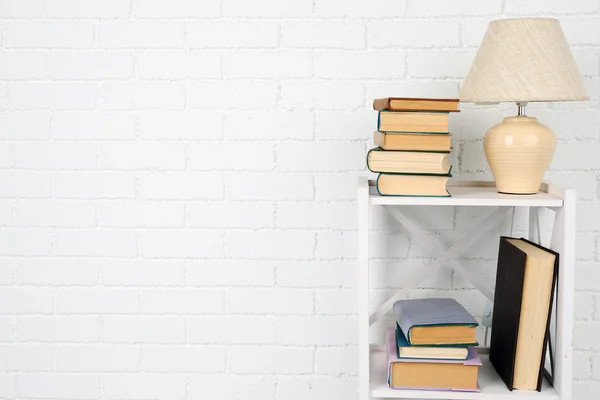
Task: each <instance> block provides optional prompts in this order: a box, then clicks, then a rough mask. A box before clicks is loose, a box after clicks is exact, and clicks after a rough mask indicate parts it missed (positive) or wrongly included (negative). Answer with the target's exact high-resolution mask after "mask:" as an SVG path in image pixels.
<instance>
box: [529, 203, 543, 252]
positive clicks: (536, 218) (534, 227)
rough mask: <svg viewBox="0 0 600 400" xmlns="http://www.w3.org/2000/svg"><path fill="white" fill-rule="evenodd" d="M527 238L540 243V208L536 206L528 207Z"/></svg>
mask: <svg viewBox="0 0 600 400" xmlns="http://www.w3.org/2000/svg"><path fill="white" fill-rule="evenodd" d="M529 240H531V241H532V242H534V243H537V244H541V240H542V235H541V232H540V210H539V208H538V207H529Z"/></svg>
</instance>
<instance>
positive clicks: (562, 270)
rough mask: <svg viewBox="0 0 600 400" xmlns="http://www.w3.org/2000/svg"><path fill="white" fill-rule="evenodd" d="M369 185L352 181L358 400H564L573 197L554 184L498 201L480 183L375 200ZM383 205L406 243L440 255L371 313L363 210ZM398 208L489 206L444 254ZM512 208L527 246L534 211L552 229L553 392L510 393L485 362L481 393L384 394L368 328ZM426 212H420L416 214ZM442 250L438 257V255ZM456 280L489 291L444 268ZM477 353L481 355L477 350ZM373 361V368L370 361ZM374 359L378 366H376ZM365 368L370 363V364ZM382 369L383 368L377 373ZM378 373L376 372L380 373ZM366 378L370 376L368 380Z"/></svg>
mask: <svg viewBox="0 0 600 400" xmlns="http://www.w3.org/2000/svg"><path fill="white" fill-rule="evenodd" d="M374 185H375V183H374V181H370V180H368V178H366V177H360V178H359V182H358V261H359V272H358V273H359V315H358V324H359V327H358V332H359V342H358V353H359V360H358V362H359V368H358V371H359V376H358V390H359V400H371V399H375V398H422V399H465V400H467V399H486V400H487V399H495V400H502V399H507V400H508V399H555V400H571V399H572V385H573V345H572V343H573V310H574V270H575V234H576V231H575V210H576V202H577V197H576V192H575V191H574V190H571V189H565V188H563V187H560V186H558V185H555V184H552V183H547V182H544V183H543V184H542V187H541V190H540V193H538V194H535V195H527V196H515V195H505V194H500V193H497V191H496V188H495V186H494V183H493V182H487V181H450V186H449V188H448V189H449V191H450V193H451V194H452V197H391V196H380V195H378V194H377V192H376V190H375V188H374ZM375 206H383V207H385V209H386V210H387V211H388V214H389V215H390V217H392V218H394V219H395V220H397V221H398V222H400V224H402V225H403V226H404V227H405V228H406V229H407V230H408V231H409V232H410V233H411V235H412V236H413V237H416V238H418V239H419V240H424V241H425V242H426V243H427V244H428V245H429V246H431V247H432V248H433V249H435V250H437V251H443V253H442V255H441V256H439V257H438V258H437V259H435V260H433V261H432V262H431V263H429V264H428V265H427V266H426V267H424V268H421V269H420V270H418V271H415V272H414V273H413V274H412V275H411V276H410V277H409V278H408V279H407V282H406V285H403V286H404V287H403V289H402V290H400V291H399V292H398V293H396V294H395V295H394V296H392V297H391V298H390V299H388V300H387V301H386V302H384V303H383V304H381V305H380V306H379V307H378V308H377V309H376V311H375V312H373V313H371V310H370V305H369V297H370V296H369V292H370V286H369V259H370V257H369V223H370V221H369V219H370V218H369V216H370V212H371V208H372V207H375ZM402 206H422V207H427V206H468V207H492V208H497V209H496V210H492V211H491V212H490V214H489V215H488V216H487V217H486V218H485V219H484V220H483V221H482V223H480V224H479V225H477V226H475V227H474V230H475V231H476V233H472V234H467V235H464V237H463V238H462V239H460V240H457V242H456V243H455V244H454V245H453V246H451V247H450V248H448V249H445V247H444V245H443V244H441V243H440V242H438V241H437V240H436V239H432V238H431V237H428V236H426V235H424V233H423V231H422V230H421V229H420V228H419V227H418V225H416V224H415V223H414V222H412V221H411V220H410V219H409V218H407V217H406V216H405V215H404V214H403V213H402ZM514 207H525V208H527V209H528V213H529V239H530V240H533V241H535V242H539V240H540V236H541V235H540V227H539V210H540V208H543V207H546V208H549V209H551V210H553V211H555V218H554V227H553V230H552V238H551V241H550V248H551V249H552V250H554V251H556V252H558V253H559V254H560V261H559V274H558V275H559V278H558V283H557V294H556V298H555V313H554V314H553V320H554V321H553V322H554V323H553V324H552V325H553V327H554V328H555V329H554V330H553V331H552V332H551V335H552V343H553V353H554V366H553V373H554V382H553V384H554V386H553V387H552V386H550V385H549V384H548V382H545V383H544V390H543V391H542V392H540V393H538V392H535V391H517V390H515V391H512V392H510V391H509V390H508V389H506V387H505V386H504V383H503V382H502V381H501V380H500V377H499V376H498V375H497V374H496V373H495V371H494V370H493V367H492V366H491V365H488V363H489V361H488V360H487V358H486V357H482V358H483V359H484V366H483V367H482V369H481V371H482V375H481V379H480V385H481V387H482V392H481V393H464V392H463V393H461V392H434V391H416V390H410V391H407V390H404V391H403V390H392V389H389V388H387V385H386V383H385V377H384V376H380V375H382V374H385V365H383V366H381V365H374V364H375V363H377V364H378V363H382V362H383V363H385V361H382V359H383V358H382V356H383V354H382V351H381V349H380V348H377V347H376V346H372V344H371V340H370V336H369V334H370V326H371V325H372V324H373V323H374V322H376V321H377V320H379V319H380V318H381V317H383V315H384V314H385V313H387V312H388V311H389V310H390V309H391V305H392V304H393V303H394V302H395V301H396V300H398V299H401V298H406V297H407V296H408V293H409V291H410V290H411V289H413V288H416V287H417V286H418V285H419V284H420V283H422V281H424V280H425V279H426V278H427V277H429V276H430V275H431V274H433V273H435V272H436V271H437V270H438V269H439V268H441V267H442V266H443V265H445V264H446V263H449V262H451V261H452V259H453V258H454V257H456V256H458V255H460V254H462V252H463V251H466V250H467V249H468V248H469V247H470V246H472V245H473V244H474V243H476V242H477V241H478V240H479V239H481V238H482V236H483V235H482V233H483V232H484V231H489V230H491V229H493V227H494V226H495V224H496V223H498V222H501V221H502V220H505V218H507V217H508V216H509V214H508V213H507V211H508V210H510V209H512V208H514ZM424 210H426V208H424ZM444 250H445V251H444ZM451 265H452V266H453V267H454V268H455V269H456V270H457V271H458V272H459V273H461V275H463V277H465V278H466V279H468V280H469V281H470V282H471V283H472V284H473V286H475V288H477V289H478V290H479V291H480V292H481V293H482V294H484V295H485V296H486V297H488V298H489V297H490V296H491V293H492V289H491V288H492V287H493V286H492V285H489V284H486V283H485V282H481V281H480V280H479V278H477V276H478V275H477V274H474V273H472V272H471V271H469V270H468V269H467V268H465V267H464V266H463V265H462V264H460V263H458V262H453V263H452V264H451ZM483 352H485V349H484V350H483ZM372 360H373V361H372ZM377 360H378V361H377ZM372 362H373V363H372ZM382 367H383V368H382ZM382 371H383V372H382ZM372 374H374V375H373V376H372Z"/></svg>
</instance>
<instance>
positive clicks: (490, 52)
mask: <svg viewBox="0 0 600 400" xmlns="http://www.w3.org/2000/svg"><path fill="white" fill-rule="evenodd" d="M459 97H460V100H461V101H463V102H477V103H498V102H531V101H571V100H587V99H588V95H587V92H586V89H585V86H584V85H583V82H582V80H581V77H580V75H579V71H578V69H577V66H576V65H575V60H574V59H573V55H572V54H571V51H570V49H569V45H568V44H567V40H566V38H565V35H564V34H563V31H562V29H561V27H560V23H559V22H558V20H557V19H553V18H514V19H502V20H498V21H493V22H491V23H490V24H489V26H488V30H487V33H486V34H485V37H484V38H483V41H482V43H481V46H480V47H479V51H478V52H477V56H476V57H475V60H474V61H473V64H472V65H471V69H470V70H469V73H468V75H467V77H466V79H465V81H464V82H463V85H462V87H461V89H460V94H459Z"/></svg>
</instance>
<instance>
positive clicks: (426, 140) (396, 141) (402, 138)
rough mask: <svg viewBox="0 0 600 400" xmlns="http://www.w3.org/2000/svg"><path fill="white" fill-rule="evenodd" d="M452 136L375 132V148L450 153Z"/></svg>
mask: <svg viewBox="0 0 600 400" xmlns="http://www.w3.org/2000/svg"><path fill="white" fill-rule="evenodd" d="M451 137H452V135H449V134H448V135H440V134H439V133H434V134H428V133H387V132H379V131H375V133H374V134H373V141H374V142H375V146H378V147H381V148H382V149H384V150H408V151H450V150H452V147H451V145H450V142H451Z"/></svg>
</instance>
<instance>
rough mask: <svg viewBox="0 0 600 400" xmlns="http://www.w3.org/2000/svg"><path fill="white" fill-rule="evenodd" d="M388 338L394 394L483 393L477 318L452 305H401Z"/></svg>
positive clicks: (420, 301)
mask: <svg viewBox="0 0 600 400" xmlns="http://www.w3.org/2000/svg"><path fill="white" fill-rule="evenodd" d="M394 315H395V317H396V327H395V328H390V329H389V330H388V332H387V341H386V347H387V355H388V383H389V385H390V387H391V388H392V389H411V390H444V391H470V392H478V391H480V389H479V386H478V384H477V376H478V373H479V366H480V365H481V360H480V359H479V356H478V355H477V351H476V350H475V348H474V347H473V346H477V339H476V332H475V331H476V328H477V326H478V323H477V321H476V320H475V318H473V317H472V316H471V314H469V312H467V310H465V309H464V308H463V307H462V306H461V305H460V304H459V303H458V302H457V301H456V300H454V299H415V300H400V301H397V302H396V303H395V304H394Z"/></svg>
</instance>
